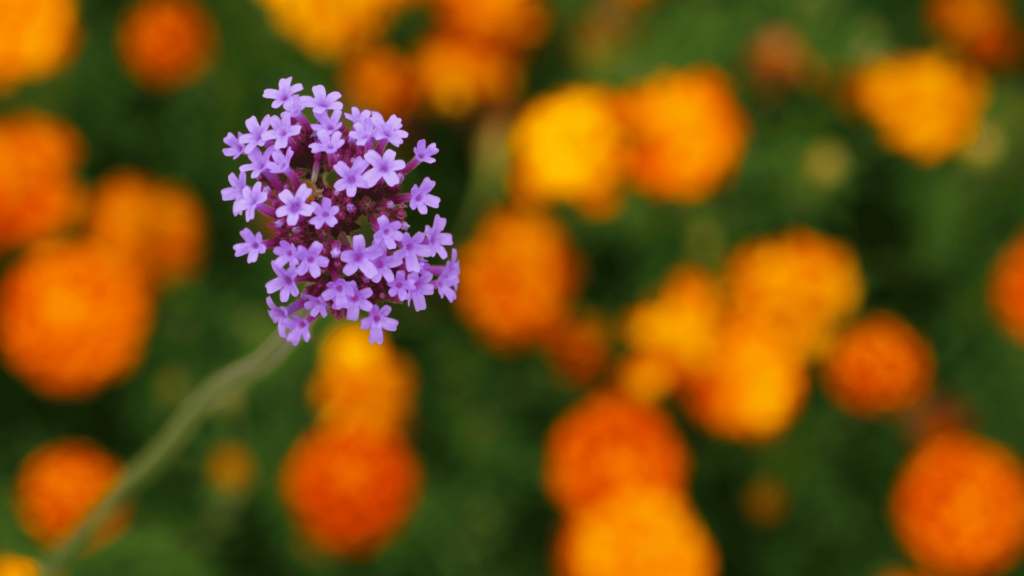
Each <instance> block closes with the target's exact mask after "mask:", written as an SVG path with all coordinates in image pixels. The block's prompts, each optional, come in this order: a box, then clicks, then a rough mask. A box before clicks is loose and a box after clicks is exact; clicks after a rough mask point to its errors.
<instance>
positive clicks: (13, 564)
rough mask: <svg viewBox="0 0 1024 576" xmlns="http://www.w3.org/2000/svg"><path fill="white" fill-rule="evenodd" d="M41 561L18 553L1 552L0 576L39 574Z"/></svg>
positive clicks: (36, 575)
mask: <svg viewBox="0 0 1024 576" xmlns="http://www.w3.org/2000/svg"><path fill="white" fill-rule="evenodd" d="M39 573H40V570H39V563H38V562H36V561H35V560H33V559H32V558H29V557H28V556H21V555H18V554H6V553H2V552H0V576H38V575H39Z"/></svg>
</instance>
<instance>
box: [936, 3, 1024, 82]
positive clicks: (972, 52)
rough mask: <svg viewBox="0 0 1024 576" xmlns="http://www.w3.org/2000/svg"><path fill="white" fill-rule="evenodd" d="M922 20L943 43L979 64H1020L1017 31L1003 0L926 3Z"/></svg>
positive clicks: (1006, 4)
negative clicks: (923, 19)
mask: <svg viewBox="0 0 1024 576" xmlns="http://www.w3.org/2000/svg"><path fill="white" fill-rule="evenodd" d="M925 21H926V22H927V23H928V27H929V28H931V29H932V30H933V31H934V32H935V33H936V34H937V35H938V36H939V37H940V38H942V40H943V41H945V42H946V43H947V44H949V45H951V46H952V47H954V48H956V49H957V50H959V51H960V52H962V53H964V54H966V55H967V56H969V57H970V58H972V59H974V60H977V61H978V62H980V63H982V64H985V65H987V66H996V67H1009V66H1013V65H1015V64H1017V63H1018V62H1020V56H1021V47H1022V36H1021V31H1020V28H1019V26H1018V24H1017V19H1016V17H1015V16H1014V14H1013V8H1012V6H1010V4H1009V3H1008V2H1006V0H929V2H928V3H927V4H926V5H925Z"/></svg>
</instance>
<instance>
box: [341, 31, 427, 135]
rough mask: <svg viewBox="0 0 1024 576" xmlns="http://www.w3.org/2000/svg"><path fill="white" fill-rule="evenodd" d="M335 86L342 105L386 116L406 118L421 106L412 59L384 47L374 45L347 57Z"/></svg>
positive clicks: (393, 49) (394, 49)
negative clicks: (342, 95)
mask: <svg viewBox="0 0 1024 576" xmlns="http://www.w3.org/2000/svg"><path fill="white" fill-rule="evenodd" d="M337 78H338V84H339V85H340V87H341V93H342V94H344V95H345V102H348V103H351V104H355V105H356V106H359V107H360V108H368V109H370V110H376V111H378V112H380V113H381V114H383V115H384V116H385V117H389V116H390V115H391V114H397V115H398V116H400V117H403V118H405V117H407V116H408V115H410V114H412V113H413V112H414V111H415V110H416V108H417V107H418V106H419V103H420V92H419V87H418V86H416V68H415V66H414V64H413V60H412V57H411V56H407V55H405V54H403V53H402V52H401V51H399V50H398V49H397V48H394V47H393V46H389V45H386V44H383V45H378V46H373V47H369V48H366V49H365V50H362V51H360V52H359V53H357V54H355V55H353V56H352V57H351V58H349V59H348V60H347V61H346V62H345V63H344V64H342V66H341V67H340V68H339V69H338V75H337Z"/></svg>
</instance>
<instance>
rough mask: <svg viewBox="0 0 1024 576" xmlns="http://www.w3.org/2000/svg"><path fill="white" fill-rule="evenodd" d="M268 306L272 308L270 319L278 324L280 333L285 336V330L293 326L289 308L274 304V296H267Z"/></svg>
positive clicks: (282, 336)
mask: <svg viewBox="0 0 1024 576" xmlns="http://www.w3.org/2000/svg"><path fill="white" fill-rule="evenodd" d="M267 307H268V308H269V309H270V310H269V312H270V320H271V321H272V322H273V323H274V324H277V333H278V335H279V336H281V338H284V334H285V330H287V329H288V328H290V327H291V319H292V318H291V315H290V314H288V308H287V307H285V306H277V305H276V304H274V298H273V297H271V296H267Z"/></svg>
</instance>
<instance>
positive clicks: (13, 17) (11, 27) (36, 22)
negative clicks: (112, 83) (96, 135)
mask: <svg viewBox="0 0 1024 576" xmlns="http://www.w3.org/2000/svg"><path fill="white" fill-rule="evenodd" d="M0 30H3V31H4V33H3V36H2V37H0V95H2V94H4V93H7V92H10V91H13V90H14V89H16V88H17V87H19V86H21V85H22V84H28V83H31V82H39V81H42V80H46V79H48V78H52V77H53V76H55V75H56V74H57V73H58V72H60V71H61V70H62V69H63V68H64V67H65V66H66V65H67V64H69V63H70V62H71V59H72V57H73V56H74V54H75V51H76V50H77V48H78V44H79V38H80V36H81V25H80V24H79V0H0ZM0 212H2V211H0Z"/></svg>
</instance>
